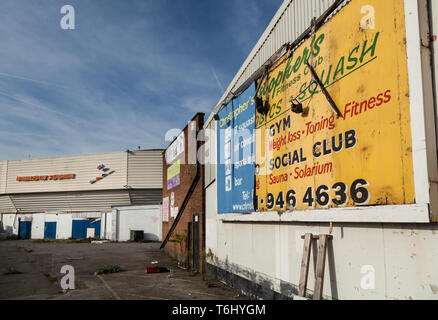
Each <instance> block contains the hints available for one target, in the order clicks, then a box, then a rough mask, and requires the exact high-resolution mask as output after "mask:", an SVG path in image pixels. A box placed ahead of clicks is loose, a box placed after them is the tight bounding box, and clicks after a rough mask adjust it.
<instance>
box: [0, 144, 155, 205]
mask: <svg viewBox="0 0 438 320" xmlns="http://www.w3.org/2000/svg"><path fill="white" fill-rule="evenodd" d="M162 153H163V150H139V151H130V152H114V153H101V154H92V155H76V156H65V157H50V158H42V159H23V160H11V161H4V162H0V213H10V212H16V211H17V210H18V211H19V212H22V213H33V212H56V213H60V212H90V211H100V212H106V211H111V208H112V206H129V205H132V204H138V205H149V204H160V203H161V197H162V184H163V178H162V174H163V163H162V159H163V155H162ZM100 164H104V165H105V166H106V167H107V168H109V169H110V171H112V170H114V171H115V172H114V173H113V174H111V175H109V176H107V177H105V178H104V179H102V180H100V181H98V182H96V183H94V184H92V183H90V181H91V180H94V179H95V178H96V177H99V176H101V174H102V173H103V172H102V171H100V170H99V169H98V168H97V167H98V166H99V165H100ZM108 172H109V171H108ZM52 174H75V179H68V180H56V181H49V180H45V181H17V177H25V176H41V175H52ZM128 190H129V191H128ZM2 194H3V195H2Z"/></svg>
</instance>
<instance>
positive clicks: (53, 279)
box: [43, 272, 58, 282]
mask: <svg viewBox="0 0 438 320" xmlns="http://www.w3.org/2000/svg"><path fill="white" fill-rule="evenodd" d="M43 274H44V275H45V276H46V278H47V279H48V280H49V281H50V282H56V281H58V278H57V277H52V276H51V275H50V273H48V272H44V273H43Z"/></svg>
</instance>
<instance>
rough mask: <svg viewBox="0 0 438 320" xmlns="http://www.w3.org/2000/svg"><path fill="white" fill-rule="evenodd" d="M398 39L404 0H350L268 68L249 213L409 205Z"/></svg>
mask: <svg viewBox="0 0 438 320" xmlns="http://www.w3.org/2000/svg"><path fill="white" fill-rule="evenodd" d="M405 36H406V35H405V23H404V7H403V1H398V0H385V1H379V0H367V1H361V0H352V1H350V2H349V3H348V4H347V5H346V6H345V7H344V8H343V9H342V10H341V11H340V12H338V13H337V14H336V15H335V16H334V17H332V18H331V20H330V21H328V22H327V23H326V24H325V25H324V26H322V27H321V28H320V29H319V30H318V31H317V32H315V33H314V34H312V36H311V37H310V38H309V39H307V40H306V41H305V42H303V43H302V44H301V45H300V46H299V47H298V48H296V49H295V51H291V52H288V53H287V54H286V55H285V56H283V57H282V58H281V59H280V60H279V61H278V62H277V63H276V64H275V65H273V66H272V67H271V68H270V69H269V70H268V72H267V75H266V76H265V77H264V78H263V79H262V80H261V83H259V90H258V97H259V98H261V99H262V100H263V102H264V103H268V105H269V111H268V112H267V114H261V113H259V112H257V114H256V128H257V129H258V130H256V185H255V187H256V201H255V202H256V204H257V210H258V211H283V210H307V209H318V208H336V207H353V206H359V205H362V206H363V205H389V204H411V203H414V202H415V193H414V181H413V180H414V178H413V163H412V141H411V140H412V139H411V128H410V108H409V86H408V72H407V58H406V38H405ZM307 62H308V63H309V64H310V65H311V66H312V67H313V69H314V71H315V72H316V75H317V77H318V78H319V80H320V81H321V82H322V84H323V86H324V87H325V88H326V90H327V92H328V94H329V95H330V97H331V98H332V100H333V101H334V103H335V104H336V106H337V108H338V109H339V111H340V114H336V113H335V112H334V110H333V108H332V107H331V106H330V104H329V102H328V99H327V97H326V96H325V95H324V94H323V92H322V90H321V88H320V87H319V86H318V84H317V83H316V81H315V79H314V78H313V77H312V74H311V70H310V68H309V67H308V65H307ZM292 104H295V105H296V106H299V105H300V104H301V105H302V109H303V110H302V112H300V111H301V110H299V108H298V110H294V111H292V110H291V106H292ZM297 112H298V113H297Z"/></svg>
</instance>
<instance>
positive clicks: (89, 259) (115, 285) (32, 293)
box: [0, 240, 245, 300]
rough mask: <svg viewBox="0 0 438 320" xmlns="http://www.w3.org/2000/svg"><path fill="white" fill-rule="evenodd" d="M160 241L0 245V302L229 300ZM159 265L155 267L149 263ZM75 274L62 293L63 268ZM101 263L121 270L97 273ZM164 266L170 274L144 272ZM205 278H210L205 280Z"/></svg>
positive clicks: (216, 285) (228, 291) (225, 292)
mask: <svg viewBox="0 0 438 320" xmlns="http://www.w3.org/2000/svg"><path fill="white" fill-rule="evenodd" d="M159 246H160V244H159V243H111V242H108V243H102V244H97V243H68V241H64V242H59V241H56V242H49V243H44V242H41V243H39V242H36V241H33V240H7V241H0V299H49V300H69V299H72V300H85V299H86V300H118V299H120V300H143V299H145V300H233V299H239V300H241V299H245V297H238V296H237V295H236V293H235V292H233V290H231V289H230V288H228V287H226V286H225V285H223V284H221V283H219V282H216V281H210V280H209V281H204V280H203V279H202V276H201V275H199V274H196V275H194V274H193V273H190V272H188V271H185V270H182V269H180V268H178V266H177V262H176V261H174V260H173V259H171V258H169V257H168V256H167V255H166V254H165V253H163V252H162V251H160V250H159ZM155 261H158V263H156V264H152V262H155ZM63 265H71V266H73V267H74V271H75V290H69V291H67V292H63V291H62V289H61V287H60V282H61V278H62V277H63V276H64V274H61V273H60V271H61V267H62V266H63ZM105 265H118V266H120V268H121V272H118V273H110V274H103V275H95V272H96V271H97V270H98V269H99V268H101V267H103V266H105ZM146 267H166V268H168V269H169V270H170V271H171V272H169V273H148V274H145V269H146ZM205 278H208V277H207V276H206V277H205Z"/></svg>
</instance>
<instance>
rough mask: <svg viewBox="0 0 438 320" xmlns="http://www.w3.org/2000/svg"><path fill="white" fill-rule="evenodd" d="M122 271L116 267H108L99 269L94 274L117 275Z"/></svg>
mask: <svg viewBox="0 0 438 320" xmlns="http://www.w3.org/2000/svg"><path fill="white" fill-rule="evenodd" d="M120 271H122V270H121V269H120V266H118V265H108V266H103V267H101V268H99V269H98V270H97V271H96V272H95V273H94V274H107V273H117V272H120Z"/></svg>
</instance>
